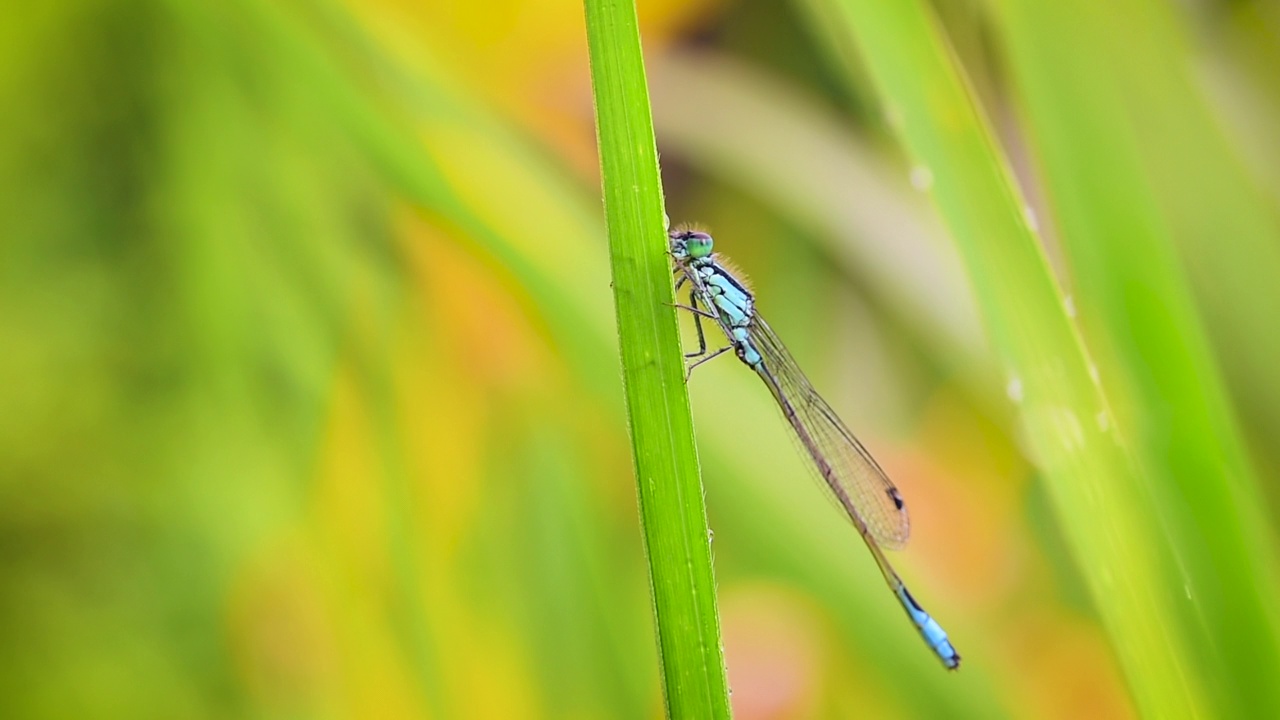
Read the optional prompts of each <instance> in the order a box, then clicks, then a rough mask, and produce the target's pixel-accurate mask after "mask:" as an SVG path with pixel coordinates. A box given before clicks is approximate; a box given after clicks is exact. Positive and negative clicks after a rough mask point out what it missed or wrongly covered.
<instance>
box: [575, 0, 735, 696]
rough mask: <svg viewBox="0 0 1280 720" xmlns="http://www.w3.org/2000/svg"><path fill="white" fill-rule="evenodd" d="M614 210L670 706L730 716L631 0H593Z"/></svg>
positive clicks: (606, 172) (622, 325)
mask: <svg viewBox="0 0 1280 720" xmlns="http://www.w3.org/2000/svg"><path fill="white" fill-rule="evenodd" d="M585 9H586V21H587V42H588V46H589V49H590V57H591V80H592V87H593V89H594V91H595V102H596V128H597V137H598V140H599V146H600V169H601V176H602V182H603V185H604V206H605V219H606V222H607V224H608V231H609V250H610V258H611V262H612V267H613V292H614V302H615V307H616V310H617V322H618V342H619V346H620V349H621V355H622V376H623V382H624V384H625V386H626V400H627V414H628V417H629V420H630V424H631V442H632V448H633V452H634V455H635V466H636V481H637V485H638V488H639V494H640V515H641V523H642V524H643V526H644V528H643V529H644V538H645V547H646V549H647V554H648V559H649V571H650V578H651V581H652V589H653V603H654V613H655V616H656V619H657V625H658V644H659V652H660V653H661V659H662V665H663V668H662V670H663V681H664V682H663V685H664V689H665V694H666V700H667V712H668V713H669V715H670V716H671V717H678V718H686V717H687V718H722V717H728V716H729V698H728V690H727V686H726V682H725V671H724V660H723V656H722V652H721V644H720V626H719V618H718V616H717V610H716V598H715V580H714V577H713V575H712V571H711V546H710V540H709V538H708V535H707V517H706V506H705V504H704V502H703V492H702V480H701V476H700V474H699V472H698V459H697V453H696V449H695V446H694V441H693V420H692V417H691V415H690V412H689V396H688V393H687V392H686V390H685V386H684V381H683V374H684V365H683V362H682V359H681V354H680V350H679V348H680V336H679V331H678V327H677V325H676V318H675V313H674V312H673V311H672V309H671V308H670V305H671V304H672V303H673V302H674V291H673V288H672V280H671V268H670V264H669V262H668V260H667V254H666V233H665V232H664V223H663V212H662V192H661V186H660V182H659V177H658V153H657V148H656V146H655V144H654V138H653V119H652V117H651V115H650V111H649V95H648V90H647V86H646V81H645V73H644V64H643V58H642V55H641V51H640V31H639V28H638V26H637V20H636V10H635V4H634V2H633V1H632V0H586V3H585Z"/></svg>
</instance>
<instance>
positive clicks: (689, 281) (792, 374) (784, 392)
mask: <svg viewBox="0 0 1280 720" xmlns="http://www.w3.org/2000/svg"><path fill="white" fill-rule="evenodd" d="M669 237H670V241H671V257H672V258H673V260H674V262H675V266H676V272H678V273H680V278H679V280H678V281H677V282H676V289H677V290H679V289H680V288H682V287H684V286H685V285H688V286H689V304H688V305H680V306H678V307H681V308H684V309H685V310H689V311H690V312H692V313H693V316H694V321H695V326H696V327H697V330H698V351H697V352H695V353H689V355H688V356H687V357H690V358H697V360H695V361H694V362H693V364H691V365H690V366H689V372H692V371H693V368H695V367H697V366H698V365H701V364H702V363H704V362H706V361H708V360H710V359H712V358H714V357H717V356H719V355H721V354H722V353H724V352H726V351H728V350H730V349H732V350H733V351H734V353H735V354H737V356H738V359H739V360H741V361H742V362H743V363H745V364H746V365H747V367H749V368H751V369H752V370H755V371H756V374H757V375H759V376H760V379H761V380H764V384H765V385H766V386H768V388H769V392H770V393H772V394H773V399H774V400H776V401H777V402H778V407H780V408H781V409H782V414H783V415H784V416H785V417H786V419H787V423H788V424H789V425H790V426H791V430H792V431H793V432H794V433H795V435H796V437H797V438H798V439H799V440H800V445H801V446H802V447H803V448H804V451H805V454H806V455H808V457H809V459H810V460H811V461H813V465H814V467H815V468H816V469H817V471H818V475H819V476H820V477H821V478H822V481H823V484H824V485H825V486H826V487H827V488H828V489H829V490H830V491H831V493H832V494H833V495H834V496H835V498H836V501H837V502H839V503H840V506H841V507H842V508H844V511H845V513H846V514H847V515H848V516H849V519H850V520H852V521H853V525H854V527H856V528H857V529H858V533H859V534H860V535H862V539H863V540H864V541H866V543H867V548H868V549H869V550H870V551H871V555H872V557H874V558H875V560H876V564H877V565H878V566H879V567H880V572H881V573H883V574H884V579H885V581H886V582H888V583H889V588H890V589H891V590H893V594H894V596H896V597H897V598H898V602H899V603H901V604H902V608H903V609H904V610H906V612H907V616H908V617H910V618H911V622H912V623H913V624H914V625H915V626H916V629H917V630H919V632H920V636H921V637H923V638H924V641H925V642H926V643H928V645H929V647H930V648H931V649H932V650H933V652H934V653H935V654H936V655H937V656H938V658H939V659H940V660H942V664H943V665H945V666H946V667H947V669H950V670H954V669H956V668H958V667H960V654H959V653H957V652H956V649H955V648H954V647H952V645H951V641H949V640H948V639H947V633H946V632H945V631H944V630H943V629H942V626H941V625H939V624H938V623H937V621H935V620H934V619H933V618H932V617H930V616H929V613H927V612H925V611H924V608H922V607H920V604H919V603H917V602H916V600H915V598H914V597H912V596H911V593H910V592H909V591H908V590H907V586H906V585H905V584H904V583H903V582H902V578H900V577H898V573H897V572H896V571H894V569H893V566H892V565H890V564H889V560H888V558H887V557H885V554H884V548H886V547H887V548H894V549H896V548H900V547H902V546H903V545H905V544H906V542H907V537H908V535H909V534H910V532H911V526H910V523H909V522H908V520H907V506H906V504H905V503H904V502H903V500H902V495H900V494H899V493H898V489H897V488H896V487H894V485H893V482H892V481H891V480H889V477H888V476H887V475H885V473H884V471H883V470H881V469H880V466H879V465H878V464H876V461H875V460H874V459H873V458H872V457H871V454H870V453H868V452H867V449H866V448H865V447H863V446H862V443H860V442H858V439H857V438H855V437H854V436H853V433H851V432H849V429H848V428H847V427H845V425H844V423H843V422H841V420H840V418H839V417H837V416H836V414H835V411H834V410H832V409H831V406H830V405H828V404H827V403H826V401H825V400H823V399H822V397H821V396H819V395H818V392H817V391H816V390H814V389H813V385H811V384H810V383H809V379H808V378H806V377H805V375H804V373H803V372H802V371H801V370H800V367H799V366H798V365H797V364H796V361H795V360H794V359H793V358H792V357H791V353H789V352H787V349H786V347H785V346H783V344H782V341H781V340H779V339H778V336H777V335H775V334H774V332H773V330H772V329H771V328H770V327H769V324H768V323H766V322H765V321H764V318H762V317H760V316H759V315H758V314H757V313H756V309H755V296H753V295H752V294H751V291H750V290H748V289H747V287H746V285H745V284H744V283H743V282H742V281H741V280H739V279H738V278H737V277H735V276H734V274H733V272H731V271H730V270H728V269H727V268H726V267H725V265H724V264H723V262H722V261H720V260H718V259H717V257H716V255H715V253H713V252H712V251H711V248H712V240H711V236H710V235H708V234H707V233H704V232H699V231H696V230H671V231H670V232H669ZM704 318H706V319H708V320H711V321H714V322H715V324H716V325H718V326H719V327H720V329H721V330H722V331H724V334H725V337H726V338H728V340H729V344H728V345H726V346H725V347H723V348H720V349H719V350H715V351H713V352H708V351H707V341H706V336H705V335H703V332H702V320H703V319H704Z"/></svg>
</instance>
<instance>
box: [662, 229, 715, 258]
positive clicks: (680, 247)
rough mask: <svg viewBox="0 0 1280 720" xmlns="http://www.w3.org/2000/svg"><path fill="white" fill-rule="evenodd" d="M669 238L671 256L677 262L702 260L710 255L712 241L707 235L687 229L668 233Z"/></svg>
mask: <svg viewBox="0 0 1280 720" xmlns="http://www.w3.org/2000/svg"><path fill="white" fill-rule="evenodd" d="M668 237H670V238H671V254H672V255H674V256H675V258H676V259H677V260H683V259H685V258H692V259H694V260H697V259H698V258H704V257H707V256H708V255H710V254H711V246H712V240H711V235H710V234H709V233H705V232H703V231H701V230H692V229H689V228H676V229H675V230H672V231H670V232H669V233H668Z"/></svg>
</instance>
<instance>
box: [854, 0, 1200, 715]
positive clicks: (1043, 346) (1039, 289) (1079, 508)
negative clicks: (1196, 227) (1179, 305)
mask: <svg viewBox="0 0 1280 720" xmlns="http://www.w3.org/2000/svg"><path fill="white" fill-rule="evenodd" d="M833 1H834V2H836V3H837V5H838V7H840V8H841V9H843V10H844V14H843V15H841V17H842V18H843V19H844V20H845V21H846V22H847V26H846V29H847V32H848V33H850V35H851V36H852V37H853V38H854V39H855V40H856V41H857V44H858V46H859V47H860V48H861V50H862V53H863V57H864V59H865V61H866V65H867V69H868V72H869V74H870V75H871V77H872V79H873V80H874V82H875V84H876V86H877V87H878V88H879V91H880V93H881V95H882V97H883V99H884V101H885V103H886V106H887V115H888V116H889V117H890V118H891V120H892V123H893V125H894V126H895V129H896V130H897V131H898V132H899V133H900V135H901V137H902V139H903V141H904V143H905V146H906V148H907V150H908V152H909V153H910V154H911V155H913V156H914V157H915V158H916V160H917V162H918V163H920V165H919V167H918V170H917V173H918V175H919V176H920V177H927V178H929V179H930V180H931V188H932V193H933V196H934V199H935V201H936V202H937V204H938V207H939V210H940V211H941V214H942V217H943V219H944V221H945V222H946V223H947V225H948V226H949V228H950V230H951V234H952V236H953V237H954V239H955V241H956V242H957V244H958V245H959V247H960V251H961V255H962V256H963V258H964V261H965V264H966V266H967V268H968V271H969V273H970V275H971V277H972V278H973V280H974V282H973V284H974V287H975V289H976V291H977V294H978V302H979V307H980V308H981V311H982V315H983V317H984V320H985V322H986V325H987V328H988V331H989V333H990V335H991V338H992V341H993V346H994V348H995V350H996V352H997V353H998V355H999V357H1000V361H1001V363H1002V364H1003V366H1004V367H1005V368H1007V370H1008V373H1009V387H1010V395H1011V396H1012V397H1013V398H1014V399H1015V400H1016V401H1017V402H1019V404H1020V410H1021V416H1020V422H1021V423H1022V424H1023V426H1024V431H1025V433H1026V438H1027V440H1028V444H1029V446H1030V449H1031V452H1032V455H1033V459H1034V460H1035V461H1036V463H1037V464H1038V466H1039V467H1040V468H1041V469H1042V471H1043V474H1044V480H1045V482H1046V485H1047V487H1048V490H1049V496H1050V497H1051V498H1052V500H1053V503H1054V506H1055V509H1056V511H1057V513H1058V515H1059V518H1060V519H1061V521H1062V526H1063V528H1064V531H1065V534H1066V536H1067V540H1068V543H1069V546H1070V548H1071V550H1072V552H1073V554H1074V556H1075V558H1076V560H1077V562H1078V563H1079V565H1080V567H1081V569H1082V574H1083V577H1084V578H1085V581H1086V583H1087V585H1088V587H1089V590H1090V594H1091V596H1092V598H1093V600H1094V603H1095V606H1096V607H1097V609H1098V612H1099V614H1100V616H1101V618H1102V621H1103V623H1104V625H1105V626H1106V628H1107V631H1108V632H1109V634H1110V636H1111V638H1112V641H1113V644H1114V647H1115V650H1116V653H1117V656H1118V658H1119V660H1120V663H1121V666H1122V667H1123V668H1124V670H1125V672H1126V675H1127V677H1128V679H1129V683H1130V687H1131V689H1132V691H1133V694H1134V698H1135V701H1136V703H1137V705H1138V707H1139V708H1140V710H1141V711H1142V712H1143V713H1144V714H1145V715H1147V716H1151V717H1169V718H1173V717H1190V716H1196V715H1198V714H1201V713H1202V712H1203V710H1204V708H1205V707H1206V703H1205V700H1204V696H1203V688H1201V687H1199V686H1198V684H1197V682H1196V680H1197V678H1196V675H1195V673H1194V672H1193V670H1192V667H1191V665H1190V662H1189V660H1188V654H1187V653H1188V651H1189V650H1190V649H1191V648H1192V647H1194V643H1193V642H1191V640H1190V639H1189V638H1188V637H1187V636H1186V632H1185V628H1184V626H1183V625H1182V623H1181V622H1180V620H1179V617H1178V614H1177V612H1176V609H1175V608H1174V607H1173V604H1172V601H1171V599H1170V598H1169V597H1168V595H1167V594H1166V593H1165V592H1164V589H1165V588H1166V587H1168V585H1169V572H1168V568H1169V567H1170V565H1169V563H1170V559H1169V558H1168V557H1167V556H1166V555H1165V554H1164V549H1163V545H1162V528H1161V527H1160V524H1159V521H1158V519H1157V518H1155V517H1153V516H1152V514H1151V513H1150V509H1149V504H1148V502H1147V498H1146V495H1145V487H1144V484H1143V482H1142V480H1141V478H1140V476H1139V474H1138V472H1137V471H1136V469H1135V468H1134V466H1133V464H1132V462H1131V461H1130V459H1129V457H1128V454H1127V449H1126V447H1125V445H1124V439H1123V438H1121V437H1120V436H1119V434H1118V433H1117V431H1116V429H1115V423H1114V421H1113V420H1112V416H1111V414H1110V409H1109V405H1108V403H1107V400H1106V398H1105V397H1104V396H1103V394H1102V392H1101V389H1100V388H1099V387H1098V386H1097V385H1096V384H1095V383H1094V382H1093V381H1092V379H1091V373H1090V367H1091V362H1090V360H1089V358H1088V356H1087V353H1086V352H1085V351H1084V348H1083V346H1082V344H1081V342H1080V339H1079V337H1078V335H1077V333H1076V331H1075V329H1074V328H1073V326H1072V324H1071V323H1070V321H1069V319H1068V317H1067V315H1066V313H1065V311H1064V307H1063V299H1062V297H1061V295H1060V294H1059V292H1058V289H1057V287H1056V285H1055V283H1054V280H1053V277H1052V275H1051V274H1050V272H1049V268H1048V265H1047V263H1046V260H1045V257H1044V255H1043V253H1042V251H1041V248H1040V246H1039V244H1038V242H1037V241H1036V238H1035V236H1034V234H1033V232H1032V230H1031V229H1030V227H1029V226H1028V224H1027V221H1026V219H1025V215H1024V206H1023V201H1022V199H1021V198H1020V196H1019V193H1018V191H1017V190H1016V188H1015V186H1014V184H1013V181H1012V178H1011V175H1010V173H1009V171H1008V168H1007V166H1006V165H1005V163H1004V161H1003V158H1002V156H1001V154H1000V153H999V151H998V150H997V146H996V143H995V142H994V139H993V138H992V135H991V132H990V130H989V128H988V127H987V124H986V121H985V118H984V117H983V116H982V114H981V112H980V111H979V110H978V108H977V106H976V104H975V100H974V98H973V96H972V94H971V92H970V91H969V88H968V87H967V84H966V82H965V79H964V77H963V76H962V74H961V72H960V70H959V69H958V68H957V66H956V63H955V59H954V57H953V55H952V53H951V52H950V49H949V47H948V46H947V44H946V42H945V41H944V39H943V38H942V37H941V34H940V32H939V29H938V27H937V23H936V20H935V18H934V17H933V16H932V14H931V11H930V10H929V9H928V8H927V7H926V6H925V4H923V3H919V2H907V1H904V2H892V3H884V2H878V1H876V0H833Z"/></svg>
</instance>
